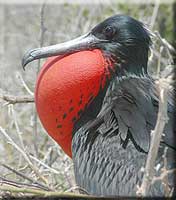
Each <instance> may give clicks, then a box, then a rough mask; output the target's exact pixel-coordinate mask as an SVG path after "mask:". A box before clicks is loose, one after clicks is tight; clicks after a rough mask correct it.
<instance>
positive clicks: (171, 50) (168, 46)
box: [154, 31, 176, 55]
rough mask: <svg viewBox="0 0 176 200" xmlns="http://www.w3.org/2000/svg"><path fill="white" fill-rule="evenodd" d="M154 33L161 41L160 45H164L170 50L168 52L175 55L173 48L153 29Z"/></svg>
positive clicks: (175, 51)
mask: <svg viewBox="0 0 176 200" xmlns="http://www.w3.org/2000/svg"><path fill="white" fill-rule="evenodd" d="M154 33H155V35H156V36H157V37H158V38H159V40H160V41H161V43H162V45H164V46H165V47H166V48H167V49H168V50H169V51H170V53H171V54H172V55H176V50H175V48H174V47H173V46H172V45H171V44H170V43H169V42H168V41H167V40H166V39H165V38H162V37H161V35H160V34H159V32H158V31H155V32H154Z"/></svg>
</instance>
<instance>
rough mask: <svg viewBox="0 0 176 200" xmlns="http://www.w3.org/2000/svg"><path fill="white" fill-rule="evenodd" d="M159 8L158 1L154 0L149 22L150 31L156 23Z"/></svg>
mask: <svg viewBox="0 0 176 200" xmlns="http://www.w3.org/2000/svg"><path fill="white" fill-rule="evenodd" d="M159 6H160V0H156V1H155V6H154V10H153V14H152V17H151V22H150V28H151V29H153V27H154V24H155V22H156V17H157V15H158V10H159Z"/></svg>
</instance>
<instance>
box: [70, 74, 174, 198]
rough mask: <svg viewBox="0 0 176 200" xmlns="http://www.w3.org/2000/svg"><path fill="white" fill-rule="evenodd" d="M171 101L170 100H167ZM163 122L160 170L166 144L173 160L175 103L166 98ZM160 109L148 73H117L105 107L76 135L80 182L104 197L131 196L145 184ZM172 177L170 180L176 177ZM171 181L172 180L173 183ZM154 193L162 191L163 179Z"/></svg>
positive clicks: (171, 161) (74, 146)
mask: <svg viewBox="0 0 176 200" xmlns="http://www.w3.org/2000/svg"><path fill="white" fill-rule="evenodd" d="M169 101H170V100H169ZM168 108H169V109H168V115H169V118H170V119H169V122H168V124H167V125H166V127H165V137H163V138H162V142H161V147H160V149H159V154H158V158H157V163H156V165H157V170H156V175H159V174H160V170H161V168H162V166H163V157H162V155H163V154H164V149H165V148H164V147H168V150H167V155H166V156H167V158H168V167H169V166H171V165H172V167H173V166H175V163H174V155H175V150H174V148H175V147H174V137H175V129H174V107H173V104H172V102H171V101H170V102H169V103H168ZM157 113H158V91H157V88H156V87H155V84H154V82H153V80H152V79H150V78H149V77H135V76H133V77H124V78H121V79H120V80H119V79H118V78H117V79H115V80H113V81H112V83H111V84H110V86H109V88H108V90H107V92H106V96H105V99H104V102H103V106H102V109H101V111H100V112H99V114H98V116H97V118H96V119H94V120H92V121H90V122H88V123H87V124H86V125H85V126H83V127H82V128H80V129H79V130H78V131H77V132H76V133H75V135H74V137H73V141H72V153H73V161H74V169H75V177H76V181H77V184H78V185H79V186H80V187H82V188H84V189H85V190H87V191H88V193H91V194H94V195H102V196H114V195H121V196H129V195H130V196H131V195H133V196H134V195H135V194H136V190H137V185H140V184H141V181H142V176H143V171H142V170H141V168H142V167H145V162H146V159H147V152H148V150H149V145H150V140H151V136H150V132H151V130H152V129H154V127H155V123H156V119H157ZM173 181H174V180H173V176H172V180H169V182H170V183H171V182H173ZM171 184H173V183H171ZM150 194H151V195H157V196H158V195H164V189H163V186H162V185H161V183H159V182H157V183H155V184H154V185H153V186H152V189H151V190H150Z"/></svg>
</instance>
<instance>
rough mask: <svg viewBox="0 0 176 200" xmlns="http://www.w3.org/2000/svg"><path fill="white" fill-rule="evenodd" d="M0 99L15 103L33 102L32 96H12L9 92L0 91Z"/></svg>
mask: <svg viewBox="0 0 176 200" xmlns="http://www.w3.org/2000/svg"><path fill="white" fill-rule="evenodd" d="M0 99H2V100H4V101H6V102H7V103H8V104H16V103H33V102H34V97H33V96H14V95H9V94H3V93H0Z"/></svg>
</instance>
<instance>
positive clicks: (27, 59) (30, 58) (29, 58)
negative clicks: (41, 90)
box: [21, 50, 34, 70]
mask: <svg viewBox="0 0 176 200" xmlns="http://www.w3.org/2000/svg"><path fill="white" fill-rule="evenodd" d="M31 51H32V50H30V51H27V52H26V53H25V54H24V56H23V58H22V62H21V64H22V67H23V70H25V67H26V65H27V64H28V63H30V62H31V61H33V60H34V57H33V56H32V55H31Z"/></svg>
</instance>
